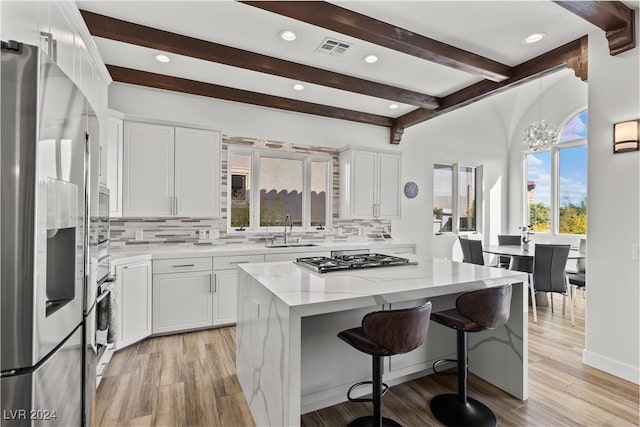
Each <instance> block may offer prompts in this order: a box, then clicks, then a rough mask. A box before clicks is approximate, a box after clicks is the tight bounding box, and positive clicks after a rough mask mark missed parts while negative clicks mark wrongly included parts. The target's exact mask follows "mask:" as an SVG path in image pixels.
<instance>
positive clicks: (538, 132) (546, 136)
mask: <svg viewBox="0 0 640 427" xmlns="http://www.w3.org/2000/svg"><path fill="white" fill-rule="evenodd" d="M557 138H558V130H557V129H556V126H555V125H554V124H553V123H551V122H549V121H547V120H545V119H543V118H542V79H540V121H539V122H533V123H531V124H530V125H529V126H527V127H526V129H525V130H524V132H523V134H522V144H523V146H524V149H526V150H532V151H540V150H545V149H547V148H549V147H551V146H552V145H553V144H555V143H556V139H557Z"/></svg>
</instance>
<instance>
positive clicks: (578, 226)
mask: <svg viewBox="0 0 640 427" xmlns="http://www.w3.org/2000/svg"><path fill="white" fill-rule="evenodd" d="M529 222H530V223H531V231H533V232H534V233H549V232H550V231H551V207H549V206H546V205H545V204H544V203H534V204H532V205H530V206H529ZM559 231H560V233H562V234H587V200H586V199H584V200H583V201H582V202H581V203H580V204H579V205H574V204H573V203H569V204H568V205H567V206H564V207H561V208H560V224H559Z"/></svg>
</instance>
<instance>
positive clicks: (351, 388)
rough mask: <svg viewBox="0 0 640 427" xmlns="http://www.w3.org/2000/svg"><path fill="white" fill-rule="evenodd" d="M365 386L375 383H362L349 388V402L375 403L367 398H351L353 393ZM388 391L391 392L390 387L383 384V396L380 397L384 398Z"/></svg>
mask: <svg viewBox="0 0 640 427" xmlns="http://www.w3.org/2000/svg"><path fill="white" fill-rule="evenodd" d="M363 385H373V381H360V382H359V383H355V384H354V385H352V386H351V387H349V391H347V399H349V402H373V399H369V398H365V397H351V391H352V390H354V389H356V388H358V387H360V386H363ZM387 391H389V386H388V385H386V384H385V383H382V394H381V395H380V397H382V396H384V395H385V393H386V392H387ZM363 418H365V417H363Z"/></svg>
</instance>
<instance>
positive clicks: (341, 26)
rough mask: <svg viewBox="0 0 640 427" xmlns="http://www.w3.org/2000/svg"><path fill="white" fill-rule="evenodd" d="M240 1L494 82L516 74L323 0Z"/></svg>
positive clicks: (450, 47) (498, 64)
mask: <svg viewBox="0 0 640 427" xmlns="http://www.w3.org/2000/svg"><path fill="white" fill-rule="evenodd" d="M240 3H245V4H247V5H250V6H254V7H257V8H260V9H263V10H267V11H269V12H273V13H277V14H278V15H283V16H287V17H289V18H293V19H296V20H298V21H303V22H306V23H308V24H312V25H316V26H318V27H322V28H326V29H328V30H331V31H336V32H338V33H341V34H346V35H349V36H351V37H355V38H357V39H360V40H364V41H367V42H370V43H373V44H377V45H379V46H384V47H386V48H389V49H393V50H396V51H398V52H402V53H406V54H408V55H413V56H416V57H418V58H421V59H425V60H427V61H431V62H435V63H438V64H441V65H445V66H447V67H451V68H455V69H456V70H460V71H465V72H467V73H470V74H474V75H477V76H479V77H482V78H484V79H488V80H491V81H496V82H501V81H504V80H506V79H508V78H509V77H511V75H512V73H513V71H512V69H511V67H509V66H508V65H505V64H501V63H499V62H496V61H493V60H491V59H489V58H485V57H483V56H480V55H477V54H475V53H472V52H469V51H466V50H463V49H459V48H457V47H455V46H451V45H448V44H446V43H442V42H440V41H438V40H434V39H431V38H429V37H425V36H423V35H420V34H417V33H414V32H412V31H409V30H407V29H404V28H401V27H396V26H395V25H391V24H388V23H386V22H383V21H379V20H377V19H374V18H371V17H369V16H366V15H362V14H360V13H357V12H353V11H351V10H349V9H345V8H342V7H339V6H336V5H333V4H331V3H327V2H324V1H241V2H240Z"/></svg>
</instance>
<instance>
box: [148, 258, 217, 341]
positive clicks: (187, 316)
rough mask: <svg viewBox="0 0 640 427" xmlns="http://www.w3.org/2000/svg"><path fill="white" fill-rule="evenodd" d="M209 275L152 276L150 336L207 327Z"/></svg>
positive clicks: (210, 298) (210, 292)
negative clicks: (151, 325) (151, 322)
mask: <svg viewBox="0 0 640 427" xmlns="http://www.w3.org/2000/svg"><path fill="white" fill-rule="evenodd" d="M212 306H213V278H212V273H211V271H210V270H209V271H196V272H185V273H167V274H154V275H153V333H154V334H161V333H166V332H174V331H182V330H187V329H195V328H203V327H207V326H211V324H212V319H213V310H212Z"/></svg>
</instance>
